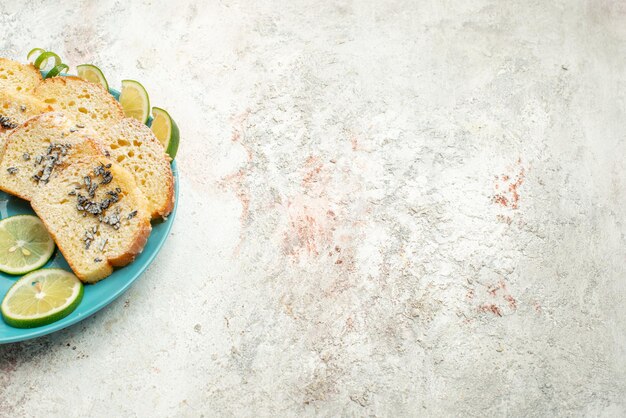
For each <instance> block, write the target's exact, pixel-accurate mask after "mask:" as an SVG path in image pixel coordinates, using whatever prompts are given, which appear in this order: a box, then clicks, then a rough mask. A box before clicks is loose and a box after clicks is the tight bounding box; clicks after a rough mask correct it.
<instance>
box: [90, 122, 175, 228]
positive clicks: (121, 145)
mask: <svg viewBox="0 0 626 418" xmlns="http://www.w3.org/2000/svg"><path fill="white" fill-rule="evenodd" d="M100 138H101V139H102V141H103V142H104V144H105V145H108V147H109V149H110V153H111V159H112V160H113V161H116V162H117V163H119V164H120V165H121V166H122V167H124V168H126V169H127V170H128V171H129V172H130V173H131V174H132V175H133V176H134V177H135V182H136V183H137V187H139V189H140V190H141V191H142V192H143V194H144V196H145V197H146V199H147V201H148V211H149V212H150V215H151V216H152V218H153V219H154V218H159V217H166V216H167V215H169V214H170V212H171V211H172V209H173V208H174V177H173V175H172V168H171V166H170V161H171V160H170V157H169V156H168V155H167V154H166V153H165V151H164V150H163V145H161V143H160V142H159V140H158V139H157V138H156V137H155V136H154V134H153V133H152V131H151V130H150V128H148V127H147V126H146V125H144V124H143V123H141V122H139V121H138V120H136V119H132V118H125V119H122V120H121V121H119V122H117V123H115V124H113V125H111V126H110V127H109V128H108V129H107V130H105V131H104V132H103V133H102V135H101V137H100Z"/></svg>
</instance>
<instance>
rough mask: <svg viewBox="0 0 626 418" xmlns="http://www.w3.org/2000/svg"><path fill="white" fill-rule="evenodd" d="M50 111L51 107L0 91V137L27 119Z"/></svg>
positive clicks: (25, 96) (32, 97)
mask: <svg viewBox="0 0 626 418" xmlns="http://www.w3.org/2000/svg"><path fill="white" fill-rule="evenodd" d="M50 111H52V107H51V106H50V105H49V104H47V103H44V102H43V101H41V100H39V99H37V98H36V97H34V96H32V95H30V94H25V93H15V92H11V91H9V90H0V137H1V133H2V132H6V131H10V130H11V129H15V128H17V127H18V126H19V125H21V124H22V123H24V122H26V120H28V119H29V118H31V117H33V116H36V115H40V114H42V113H44V112H50Z"/></svg>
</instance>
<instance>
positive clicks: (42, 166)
mask: <svg viewBox="0 0 626 418" xmlns="http://www.w3.org/2000/svg"><path fill="white" fill-rule="evenodd" d="M88 136H91V137H93V136H94V135H93V133H91V132H89V131H88V130H87V129H79V128H76V125H75V123H74V122H73V121H72V120H70V119H68V118H66V117H65V116H63V114H62V113H58V112H50V113H44V114H43V115H40V116H35V117H33V118H32V119H29V120H28V121H26V123H24V124H23V125H21V126H19V127H18V128H16V129H14V130H13V131H12V132H11V133H10V134H9V135H8V136H7V137H6V140H5V142H4V144H3V146H2V148H1V149H0V190H3V191H5V192H7V193H10V194H12V195H15V196H18V197H21V198H22V199H26V200H30V199H31V197H32V195H33V194H34V192H35V190H36V189H37V188H38V187H40V186H41V185H45V184H46V183H48V182H49V181H50V179H51V178H53V177H55V176H57V175H58V172H59V170H60V169H62V168H63V166H64V165H65V164H66V160H68V159H71V158H72V157H76V156H79V157H80V156H90V155H91V156H99V155H100V156H101V155H104V153H105V148H104V147H103V145H102V144H101V143H100V142H99V141H97V140H95V139H90V138H88Z"/></svg>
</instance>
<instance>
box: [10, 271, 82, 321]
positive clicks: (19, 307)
mask: <svg viewBox="0 0 626 418" xmlns="http://www.w3.org/2000/svg"><path fill="white" fill-rule="evenodd" d="M82 298H83V284H82V283H81V282H80V280H78V279H77V278H76V276H74V275H73V274H72V273H70V272H67V271H65V270H61V269H41V270H37V271H34V272H32V273H30V274H27V275H26V276H24V277H22V278H21V279H19V280H18V281H17V282H15V283H14V284H13V286H11V288H10V289H9V291H8V292H7V294H6V296H5V297H4V300H3V301H2V307H1V309H2V318H4V322H6V323H7V324H9V325H11V326H12V327H16V328H34V327H39V326H42V325H46V324H50V323H52V322H54V321H58V320H59V319H61V318H65V317H66V316H68V315H69V314H70V313H72V312H73V311H74V309H76V307H77V306H78V304H79V303H80V301H81V299H82Z"/></svg>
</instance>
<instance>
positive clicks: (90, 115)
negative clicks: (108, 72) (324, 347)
mask: <svg viewBox="0 0 626 418" xmlns="http://www.w3.org/2000/svg"><path fill="white" fill-rule="evenodd" d="M34 94H35V96H37V97H38V98H39V99H40V100H43V101H44V102H45V103H47V104H49V105H50V106H52V107H53V108H54V110H57V111H62V112H64V113H65V114H66V116H68V117H69V118H71V119H74V120H75V121H76V123H77V124H78V125H81V126H88V125H89V126H91V127H92V128H93V129H94V130H95V131H96V132H101V130H105V129H106V127H107V126H108V125H110V124H112V123H115V122H117V121H119V120H120V119H122V118H123V117H124V111H123V110H122V107H121V106H120V104H119V103H118V102H117V101H116V100H115V98H114V97H113V96H112V95H111V94H110V93H109V92H108V91H106V90H104V88H103V87H102V86H101V85H99V84H95V83H91V82H89V81H85V80H83V79H81V78H78V77H52V78H48V79H46V80H44V81H43V82H42V83H41V84H40V85H39V86H38V87H37V88H36V89H35V92H34Z"/></svg>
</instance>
